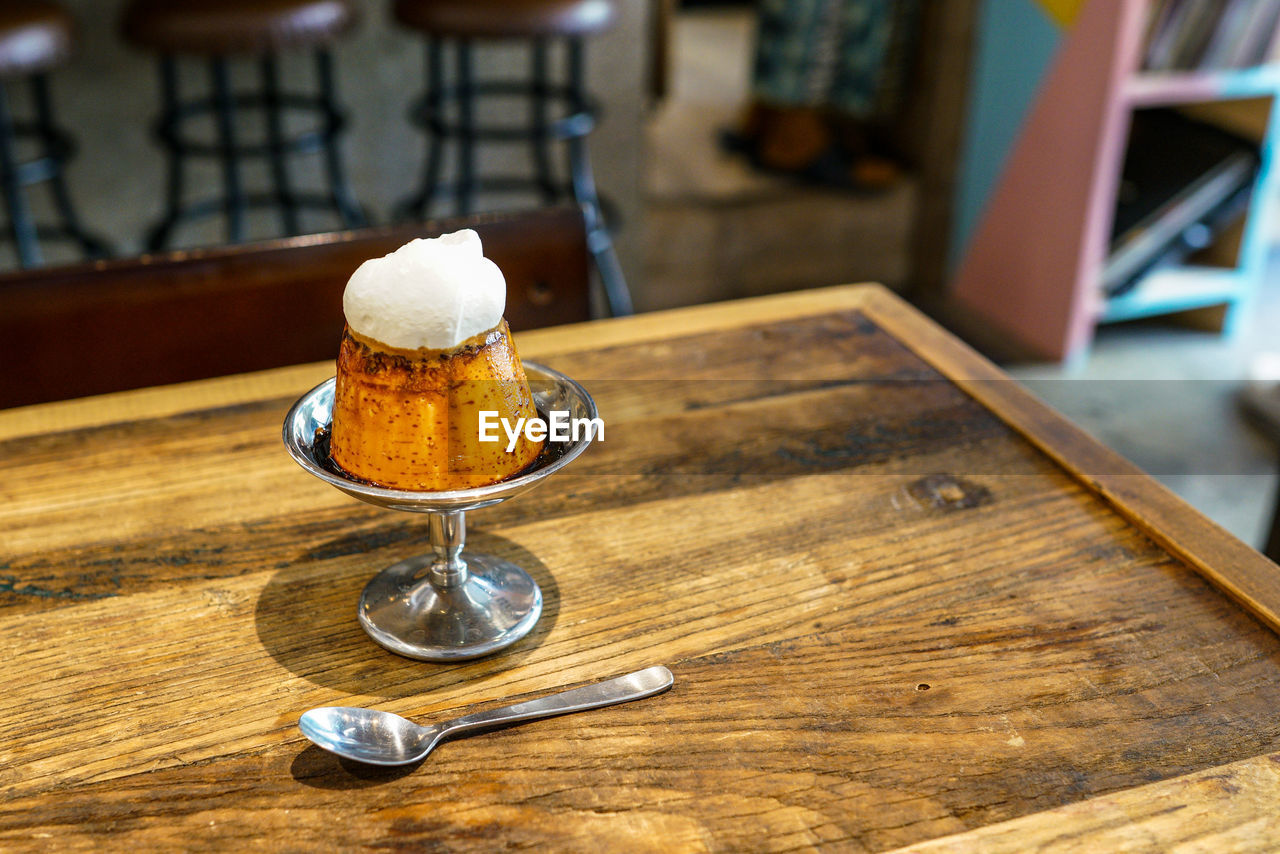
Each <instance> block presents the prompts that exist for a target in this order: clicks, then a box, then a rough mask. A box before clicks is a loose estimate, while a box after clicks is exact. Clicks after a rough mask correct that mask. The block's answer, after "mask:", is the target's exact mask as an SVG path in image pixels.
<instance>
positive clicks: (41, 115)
mask: <svg viewBox="0 0 1280 854" xmlns="http://www.w3.org/2000/svg"><path fill="white" fill-rule="evenodd" d="M31 99H32V102H33V103H34V104H35V109H36V133H37V135H38V136H39V137H40V146H41V149H42V151H41V154H42V155H43V156H44V157H46V158H48V159H49V160H51V161H52V163H53V168H52V170H51V172H50V174H49V190H50V192H51V194H52V196H53V204H54V207H55V208H56V209H57V211H58V216H59V217H60V218H61V220H62V222H61V226H60V230H61V231H62V232H63V233H64V234H66V236H68V237H70V238H71V239H72V240H74V241H76V242H77V243H79V244H80V249H81V251H83V252H84V253H85V254H86V255H88V256H89V257H90V258H102V257H104V256H106V255H109V254H110V250H108V248H107V245H106V244H105V243H104V242H103V241H101V240H99V239H98V238H96V237H94V236H93V235H91V234H88V233H87V232H85V230H84V229H83V228H82V227H81V226H80V218H79V217H78V216H77V215H76V211H75V207H74V206H73V205H72V204H71V196H70V194H69V193H68V192H67V184H66V181H65V180H63V176H62V169H63V166H64V165H65V163H66V159H67V157H68V156H69V151H68V149H69V146H70V144H69V143H68V142H66V140H65V138H64V137H63V135H62V134H61V133H60V132H59V131H58V128H57V126H56V125H55V124H54V122H53V107H52V106H51V104H50V99H49V79H48V78H47V77H46V76H45V75H43V74H37V75H35V76H33V77H32V78H31Z"/></svg>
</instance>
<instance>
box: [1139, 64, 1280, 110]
mask: <svg viewBox="0 0 1280 854" xmlns="http://www.w3.org/2000/svg"><path fill="white" fill-rule="evenodd" d="M1278 92H1280V68H1277V67H1276V66H1274V65H1261V66H1258V67H1256V68H1236V69H1221V70H1213V71H1175V72H1168V71H1161V72H1155V71H1144V72H1140V73H1138V74H1135V75H1133V76H1132V77H1130V78H1129V79H1128V80H1127V81H1125V84H1124V87H1123V97H1124V99H1125V101H1126V103H1127V104H1128V106H1130V107H1134V108H1138V107H1168V106H1176V105H1178V104H1194V103H1197V102H1200V101H1216V100H1224V99H1232V98H1263V97H1274V96H1275V95H1276V94H1277V93H1278Z"/></svg>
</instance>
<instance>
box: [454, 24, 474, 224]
mask: <svg viewBox="0 0 1280 854" xmlns="http://www.w3.org/2000/svg"><path fill="white" fill-rule="evenodd" d="M456 59H457V65H458V183H457V186H456V187H455V192H454V202H455V207H456V210H455V213H457V214H459V215H462V216H465V215H466V214H469V213H471V205H472V203H473V201H474V200H475V191H476V125H475V91H474V89H473V88H472V80H471V42H469V41H465V40H464V41H460V42H458V46H457V56H456Z"/></svg>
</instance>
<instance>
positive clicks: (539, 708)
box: [440, 665, 675, 737]
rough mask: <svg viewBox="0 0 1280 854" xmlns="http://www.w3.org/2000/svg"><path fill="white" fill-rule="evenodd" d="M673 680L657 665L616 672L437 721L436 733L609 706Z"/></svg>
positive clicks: (661, 687) (666, 685) (654, 690)
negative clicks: (543, 694)
mask: <svg viewBox="0 0 1280 854" xmlns="http://www.w3.org/2000/svg"><path fill="white" fill-rule="evenodd" d="M674 681H675V679H674V677H672V675H671V671H670V670H668V669H667V668H665V667H662V666H661V665H659V666H657V667H648V668H645V669H644V670H637V671H636V672H635V673H628V674H627V675H626V676H618V677H615V678H613V679H606V680H605V681H603V682H596V683H594V684H592V685H584V686H582V687H581V688H573V689H570V690H568V691H561V692H560V693H559V694H550V695H548V696H546V697H539V698H538V699H536V700H528V701H526V702H523V703H516V704H514V705H511V706H503V707H502V708H499V709H489V710H488V711H485V712H477V713H476V714H474V715H467V716H466V717H461V718H457V719H456V720H452V721H447V722H446V723H443V724H441V725H440V728H441V733H440V736H441V737H444V736H446V735H453V734H455V733H458V732H465V731H467V730H473V729H483V728H486V727H491V726H497V725H499V724H509V723H516V722H518V721H529V720H534V719H535V718H549V717H552V716H554V715H567V714H570V713H572V712H583V711H586V710H587V709H598V708H600V707H601V706H612V705H614V704H615V703H625V702H627V701H629V700H639V699H642V698H644V697H651V696H653V695H654V694H660V693H661V692H663V691H665V690H667V689H668V688H670V687H671V685H672V683H673V682H674Z"/></svg>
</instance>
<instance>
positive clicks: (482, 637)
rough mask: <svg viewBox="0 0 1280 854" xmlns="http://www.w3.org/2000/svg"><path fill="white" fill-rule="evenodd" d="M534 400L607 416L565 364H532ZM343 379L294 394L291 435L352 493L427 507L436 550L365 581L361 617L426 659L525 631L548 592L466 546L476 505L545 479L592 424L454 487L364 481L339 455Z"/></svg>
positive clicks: (575, 451) (483, 650) (572, 413)
mask: <svg viewBox="0 0 1280 854" xmlns="http://www.w3.org/2000/svg"><path fill="white" fill-rule="evenodd" d="M524 371H525V374H526V375H527V376H528V378H529V387H530V391H531V393H532V395H533V402H534V406H536V407H537V410H538V415H539V416H541V417H542V418H543V420H546V421H550V420H551V414H552V413H564V414H566V415H567V416H568V417H569V418H570V420H571V423H580V422H595V421H598V420H599V413H598V412H597V411H596V404H595V401H593V400H592V399H591V395H589V394H587V391H586V389H584V388H583V387H582V386H581V385H579V384H578V383H576V382H574V381H573V380H571V379H569V378H568V377H566V376H565V375H564V374H561V373H559V372H557V371H553V370H551V369H550V368H547V367H543V366H542V365H539V364H536V363H534V362H525V363H524ZM333 399H334V380H332V379H330V380H326V381H325V382H323V383H321V384H320V385H318V386H316V387H315V388H313V389H312V390H311V391H309V392H307V393H306V394H304V395H303V396H302V397H300V398H299V399H298V401H297V402H296V403H294V405H293V408H291V409H290V410H289V414H288V415H287V416H285V420H284V444H285V447H286V448H288V449H289V454H290V455H291V456H292V457H293V458H294V459H295V460H296V461H297V462H298V465H300V466H302V467H303V468H304V469H306V470H307V471H308V472H309V473H310V474H312V475H314V476H315V477H317V478H319V479H320V480H323V481H325V482H326V483H328V484H330V485H331V486H334V487H336V488H338V489H340V490H342V491H343V492H345V493H346V494H347V495H350V496H351V497H352V498H358V499H360V500H361V501H366V502H368V503H370V504H374V505H376V506H378V507H385V508H387V509H389V510H402V511H406V512H412V513H422V514H426V516H427V520H428V523H429V526H430V531H431V547H432V551H433V552H434V553H433V554H425V555H419V556H418V557H411V558H408V559H407V560H402V561H400V562H399V563H397V564H394V565H393V566H390V567H388V568H387V569H384V570H383V571H382V572H380V573H379V574H378V575H377V576H375V577H374V579H373V580H372V581H371V582H369V584H368V586H367V587H365V590H364V594H363V595H362V596H361V598H360V610H359V617H360V623H361V625H363V626H364V629H365V631H366V632H368V633H369V635H370V637H372V638H373V639H374V640H375V641H377V642H378V643H380V644H381V645H382V646H384V647H386V648H387V649H389V650H391V651H392V652H397V653H399V654H400V655H405V656H408V657H410V658H417V659H421V660H424V661H459V660H462V659H467V658H478V657H479V656H482V655H488V654H489V653H492V652H497V651H498V650H501V649H503V648H504V647H508V646H510V645H511V644H513V643H515V642H516V641H518V640H520V638H522V637H524V636H525V635H527V634H528V633H529V631H530V630H531V629H532V628H533V625H534V623H536V622H538V617H539V616H540V615H541V614H542V592H541V591H540V590H539V589H538V585H537V584H536V583H534V580H533V579H532V578H530V577H529V574H528V573H526V572H525V571H524V570H523V569H521V568H520V567H518V566H516V565H515V564H513V563H511V562H509V561H505V560H502V559H501V558H496V557H493V556H491V555H483V554H472V553H471V552H467V551H465V547H466V537H467V526H466V513H467V511H470V510H480V509H483V508H485V507H492V506H494V505H495V504H498V503H499V502H502V501H506V500H507V499H509V498H513V497H515V496H517V495H519V494H521V493H522V492H524V491H525V490H527V489H531V488H533V487H534V486H536V485H537V484H539V483H541V482H542V481H543V480H545V479H546V478H547V477H549V476H550V475H552V474H554V473H555V472H557V471H559V470H560V469H562V468H564V467H565V466H566V465H568V464H569V463H570V462H572V461H573V460H575V459H576V458H577V457H578V456H579V455H580V454H581V453H582V452H583V451H585V450H586V448H587V446H588V445H590V444H591V441H592V439H593V438H594V433H593V432H592V431H591V430H582V431H578V430H577V429H575V430H573V431H572V435H571V438H569V439H567V440H553V439H551V438H548V440H547V442H546V445H545V446H544V447H543V449H542V453H541V454H539V455H538V458H537V459H536V460H534V461H533V463H532V464H531V465H530V466H529V468H527V469H526V470H524V471H523V472H520V473H519V474H517V475H515V476H514V477H510V478H507V479H506V480H501V481H498V482H497V483H492V484H489V485H487V486H477V487H473V488H470V489H458V490H452V491H447V492H414V491H408V490H399V489H389V488H386V487H381V486H375V485H373V484H371V483H368V482H366V481H361V480H357V479H355V478H353V477H351V476H350V475H347V474H346V473H344V472H343V471H342V470H341V469H339V468H337V467H336V466H334V465H333V464H332V461H331V460H330V458H329V431H330V429H331V427H332V426H333V425H332V418H333Z"/></svg>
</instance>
